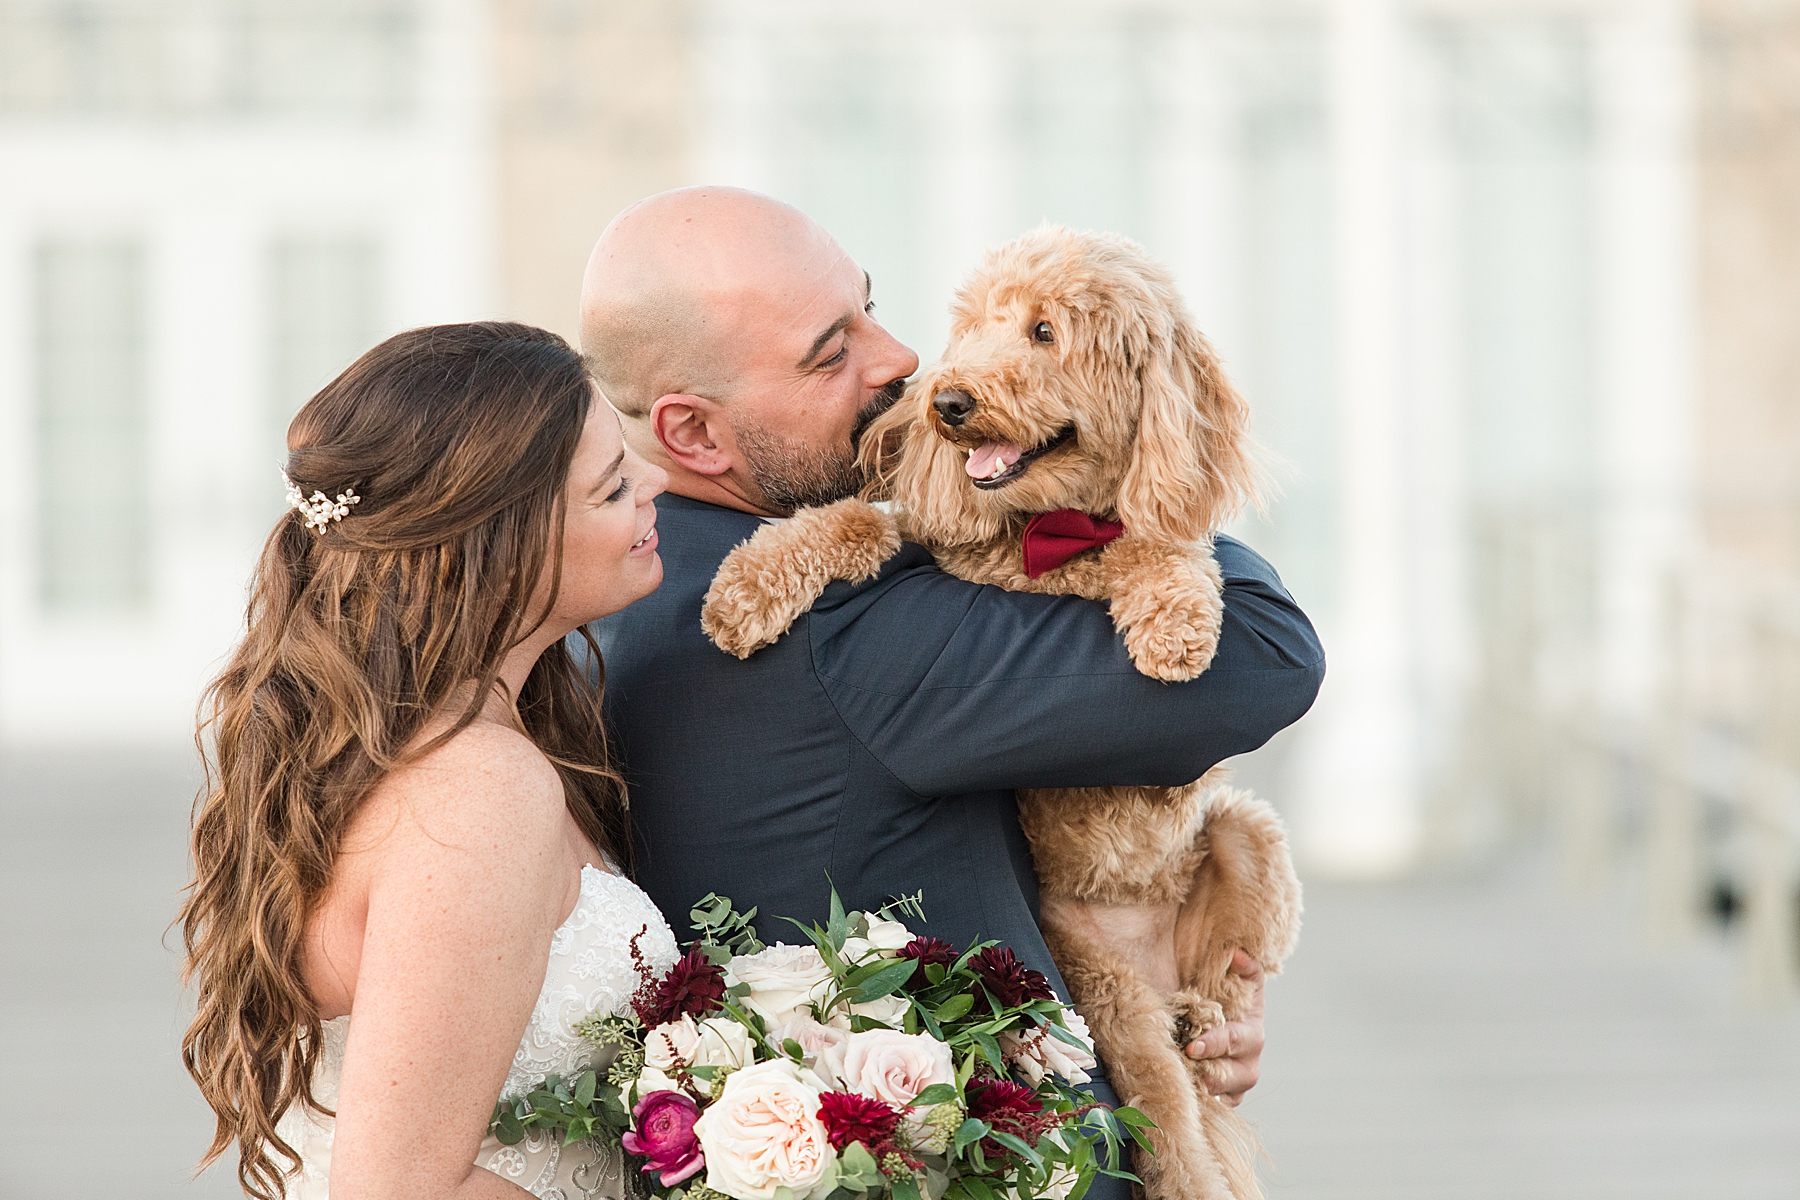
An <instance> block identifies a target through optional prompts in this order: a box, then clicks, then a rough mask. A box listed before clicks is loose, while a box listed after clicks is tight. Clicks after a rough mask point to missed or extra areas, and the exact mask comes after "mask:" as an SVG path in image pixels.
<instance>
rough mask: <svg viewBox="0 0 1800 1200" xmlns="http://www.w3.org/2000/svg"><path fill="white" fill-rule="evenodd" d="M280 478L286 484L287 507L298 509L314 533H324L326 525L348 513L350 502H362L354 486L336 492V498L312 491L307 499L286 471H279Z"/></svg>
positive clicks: (339, 519) (341, 518)
mask: <svg viewBox="0 0 1800 1200" xmlns="http://www.w3.org/2000/svg"><path fill="white" fill-rule="evenodd" d="M281 480H282V482H283V483H285V484H287V502H288V507H289V508H293V509H297V510H299V512H300V515H301V516H302V517H303V518H304V519H305V521H306V527H307V528H308V529H311V530H312V531H314V532H315V533H324V532H325V527H326V526H327V525H329V524H331V523H332V522H334V521H341V520H343V519H344V518H345V517H347V516H349V515H350V506H351V505H352V504H360V503H362V497H361V496H359V495H357V494H356V489H354V488H345V489H344V490H343V491H341V492H339V493H338V498H337V499H336V500H331V499H328V498H327V497H326V495H325V493H324V492H314V493H313V494H312V499H310V500H308V499H307V498H306V497H305V496H303V495H301V493H300V489H299V488H298V487H296V486H295V485H294V481H293V480H292V479H289V478H288V473H287V472H286V471H283V472H282V473H281Z"/></svg>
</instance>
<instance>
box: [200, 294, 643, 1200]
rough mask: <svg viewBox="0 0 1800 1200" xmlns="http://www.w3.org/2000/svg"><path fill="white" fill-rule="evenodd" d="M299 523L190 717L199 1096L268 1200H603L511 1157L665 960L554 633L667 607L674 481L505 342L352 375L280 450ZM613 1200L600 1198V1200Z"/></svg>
mask: <svg viewBox="0 0 1800 1200" xmlns="http://www.w3.org/2000/svg"><path fill="white" fill-rule="evenodd" d="M288 447H289V453H288V459H287V468H286V470H287V475H288V477H289V501H290V504H291V506H292V511H290V512H289V513H287V514H286V515H285V516H284V517H283V518H282V519H281V522H280V523H279V525H278V526H277V527H276V529H275V532H274V533H273V535H272V536H271V537H270V539H269V541H268V544H267V545H266V547H265V548H264V550H263V554H262V558H261V560H260V562H259V563H258V565H257V568H256V574H255V578H254V580H253V583H252V587H251V594H250V605H249V619H248V628H247V631H246V633H245V635H244V639H243V641H242V642H241V643H240V644H239V646H238V647H237V649H236V651H235V652H234V653H233V655H232V657H231V660H230V662H229V664H228V665H227V666H226V668H225V670H224V672H223V673H222V674H221V675H220V676H219V678H218V679H217V680H216V681H215V682H214V684H213V685H212V687H211V689H210V691H209V693H208V698H207V702H206V706H205V710H204V716H205V727H208V728H209V729H210V734H211V739H212V743H213V753H212V758H211V759H210V760H209V762H208V764H207V766H208V780H209V782H208V787H207V791H206V792H205V794H204V796H203V798H202V800H201V801H200V803H199V806H198V809H197V812H196V814H195V819H194V831H193V856H194V864H195V878H194V881H193V883H192V884H191V885H190V888H189V891H188V897H187V900H186V902H185V904H184V905H183V908H182V914H181V921H182V928H183V934H184V938H185V943H186V947H187V972H188V977H189V978H190V980H191V981H193V982H194V983H195V985H196V988H197V992H198V1008H197V1012H196V1014H195V1016H194V1021H193V1025H192V1026H191V1027H190V1028H189V1030H188V1033H187V1037H186V1039H185V1041H184V1043H183V1057H184V1059H185V1061H186V1064H187V1067H188V1070H189V1071H190V1072H191V1073H192V1074H193V1076H194V1078H195V1080H196V1081H197V1082H198V1083H199V1085H200V1089H201V1091H202V1092H203V1093H204V1094H205V1096H206V1099H207V1102H208V1103H209V1104H211V1105H212V1108H213V1111H214V1112H215V1113H216V1114H217V1116H218V1129H217V1133H216V1135H215V1136H214V1139H213V1143H212V1146H211V1148H210V1149H209V1150H208V1152H207V1155H206V1159H205V1162H207V1163H210V1162H212V1161H213V1160H215V1159H216V1158H218V1157H219V1155H220V1154H222V1153H223V1152H224V1151H225V1150H226V1149H227V1148H229V1147H230V1145H231V1143H232V1142H234V1141H235V1142H236V1143H237V1144H238V1148H239V1155H240V1162H239V1166H238V1178H239V1180H240V1182H241V1183H242V1185H243V1187H244V1190H245V1191H246V1192H248V1193H249V1194H251V1195H252V1196H256V1197H260V1198H261V1200H276V1198H277V1197H281V1196H284V1195H285V1196H287V1197H305V1198H307V1200H312V1198H314V1197H319V1198H322V1197H325V1196H326V1195H327V1189H328V1188H329V1190H330V1194H331V1195H332V1196H334V1197H335V1198H336V1200H363V1198H379V1197H399V1196H406V1197H433V1198H436V1197H456V1198H457V1200H463V1198H465V1197H467V1198H469V1200H475V1198H477V1197H493V1198H495V1200H499V1198H501V1197H509V1196H523V1195H525V1194H527V1193H529V1194H531V1195H536V1196H552V1197H566V1198H567V1200H574V1197H576V1196H581V1195H590V1196H591V1195H597V1194H607V1195H614V1196H617V1195H621V1194H623V1193H624V1190H625V1189H624V1188H623V1187H622V1184H623V1182H624V1181H623V1180H622V1179H621V1178H620V1173H619V1170H620V1169H619V1164H618V1162H617V1161H616V1160H607V1161H601V1160H600V1156H599V1155H598V1154H597V1153H596V1152H595V1151H593V1150H592V1149H590V1148H589V1147H587V1146H585V1145H582V1144H577V1145H575V1146H571V1147H569V1148H568V1149H567V1150H563V1149H561V1148H560V1147H559V1146H558V1145H557V1144H556V1143H555V1141H553V1140H551V1139H546V1138H540V1139H538V1140H536V1141H532V1140H527V1141H526V1142H524V1143H521V1144H520V1145H518V1146H516V1147H507V1146H501V1145H500V1144H499V1143H498V1142H496V1141H495V1140H494V1139H493V1138H492V1137H489V1136H487V1128H488V1122H489V1119H490V1117H491V1115H492V1113H493V1109H494V1104H495V1101H496V1100H497V1099H499V1098H500V1097H502V1096H508V1097H510V1096H514V1095H518V1094H521V1093H523V1092H526V1091H529V1090H530V1089H532V1088H533V1087H535V1086H536V1085H537V1084H538V1083H539V1081H541V1080H542V1078H543V1077H544V1076H545V1075H546V1074H551V1073H556V1074H562V1075H565V1076H567V1075H574V1074H578V1073H579V1072H580V1071H581V1070H583V1069H585V1067H586V1064H587V1062H588V1059H589V1057H590V1052H591V1047H588V1046H587V1045H586V1043H584V1042H583V1041H582V1039H581V1038H579V1037H578V1036H577V1035H576V1033H575V1030H574V1024H575V1023H576V1022H577V1021H579V1020H581V1019H582V1018H583V1017H585V1016H587V1015H588V1014H589V1013H590V1012H593V1011H596V1010H598V1011H600V1012H602V1013H606V1012H611V1011H613V1009H614V1008H616V1007H618V1006H621V1005H623V1004H624V1003H625V1002H626V1001H627V999H628V998H629V997H630V995H631V993H632V991H633V990H634V989H635V988H636V987H637V985H638V978H639V977H638V974H637V972H636V970H635V969H634V961H633V960H634V951H635V956H636V957H641V959H642V960H644V961H645V962H646V963H647V964H648V966H649V967H650V968H651V969H653V970H655V971H658V972H660V971H663V970H665V969H667V968H668V967H669V965H670V964H671V963H672V962H673V961H674V959H675V956H676V947H675V941H674V937H673V936H672V934H671V933H670V931H669V927H668V925H667V924H666V923H665V922H664V920H663V918H662V916H661V914H659V913H658V912H657V910H656V909H655V907H654V906H653V905H652V904H651V903H650V901H649V899H648V898H647V897H646V896H645V895H644V894H643V893H642V892H641V891H639V890H638V889H637V887H636V886H635V885H633V884H632V883H631V882H630V881H629V880H627V879H626V878H625V877H624V876H623V875H622V874H621V873H620V870H621V866H622V865H623V864H624V863H625V861H626V859H627V856H628V854H629V842H628V840H627V835H626V829H625V798H624V791H623V787H622V784H621V781H620V778H619V776H618V775H617V774H616V773H615V772H614V771H613V770H612V769H611V768H610V767H609V766H608V763H607V758H606V751H605V746H604V743H603V735H602V734H600V733H599V732H597V731H599V730H600V729H601V725H600V720H599V699H600V697H599V695H598V694H597V689H595V688H592V687H590V686H589V685H588V684H587V683H586V682H585V680H584V678H583V676H582V675H581V674H579V673H578V672H577V671H576V670H575V669H574V668H573V664H572V660H571V658H570V656H569V654H568V653H567V651H566V650H565V649H564V646H563V637H564V635H566V634H568V633H570V632H571V631H573V630H576V629H578V628H581V627H582V626H583V625H584V624H585V623H586V622H589V621H592V620H594V619H595V618H597V617H600V616H603V615H605V614H607V613H611V612H616V611H617V610H619V609H621V608H623V607H625V606H626V605H627V604H630V603H631V602H632V601H633V600H636V599H638V598H639V597H642V596H645V595H648V594H649V593H650V592H651V591H653V590H655V588H656V586H657V584H658V583H659V582H660V581H661V579H662V563H661V560H660V559H658V557H657V554H656V525H655V522H656V507H655V505H654V504H653V503H652V500H653V499H654V497H655V496H656V495H657V494H658V493H659V492H660V491H662V488H663V484H664V482H665V476H664V475H663V472H662V471H661V470H660V469H658V468H656V467H654V466H650V465H648V464H646V463H644V462H643V461H641V460H640V459H638V458H637V457H636V456H635V455H633V454H632V453H631V452H630V451H629V450H628V449H626V448H625V446H624V444H623V442H622V440H621V438H620V434H619V426H618V421H617V419H616V417H615V415H614V413H613V411H612V409H611V408H610V407H608V405H607V404H606V403H605V401H604V400H603V399H601V398H600V397H599V396H598V394H597V392H596V390H595V388H594V385H593V383H592V381H591V380H590V379H589V377H588V374H587V372H586V370H585V368H584V366H583V363H582V360H581V358H580V356H579V355H577V354H576V352H575V351H574V350H572V349H570V347H569V346H568V344H567V343H565V342H564V341H563V340H562V339H561V338H558V337H557V336H556V335H554V334H551V333H546V332H544V331H542V330H538V329H532V328H529V327H526V326H522V325H510V324H498V323H486V324H470V325H450V326H440V327H437V328H430V329H418V330H414V331H412V332H410V333H403V334H400V335H399V336H397V337H393V338H390V339H389V340H387V341H385V342H383V343H382V344H381V345H379V346H377V347H375V349H373V350H371V351H369V353H367V354H365V355H364V356H363V357H362V358H361V359H360V360H358V361H357V362H356V363H355V364H354V365H352V366H351V367H350V368H349V369H348V370H346V371H345V372H344V373H343V374H342V375H341V376H339V377H338V378H337V379H336V380H334V381H333V382H332V383H331V384H330V385H329V386H327V387H326V388H325V389H324V390H323V391H321V392H320V393H319V394H318V395H317V396H315V397H314V398H313V399H312V400H311V401H310V402H309V403H308V404H307V405H306V407H305V408H304V409H302V410H301V412H300V414H299V416H298V417H297V418H295V420H294V423H293V425H292V426H291V427H290V429H289V431H288ZM602 1188H604V1189H605V1190H604V1192H602Z"/></svg>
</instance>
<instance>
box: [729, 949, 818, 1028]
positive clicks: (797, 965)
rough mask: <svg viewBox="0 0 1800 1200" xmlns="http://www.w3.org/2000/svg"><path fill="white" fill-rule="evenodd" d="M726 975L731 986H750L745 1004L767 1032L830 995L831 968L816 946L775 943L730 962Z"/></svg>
mask: <svg viewBox="0 0 1800 1200" xmlns="http://www.w3.org/2000/svg"><path fill="white" fill-rule="evenodd" d="M725 974H726V978H727V979H728V980H730V981H731V982H733V983H747V984H749V985H750V994H749V995H748V996H745V997H744V1003H745V1005H746V1006H747V1007H749V1008H750V1009H752V1010H753V1011H755V1012H757V1013H760V1014H761V1015H762V1019H763V1024H764V1025H765V1026H766V1027H767V1028H769V1029H775V1028H778V1027H779V1026H782V1025H785V1024H787V1023H788V1022H789V1021H790V1020H792V1019H793V1017H794V1015H795V1013H797V1012H799V1011H801V1010H803V1009H805V1008H806V1007H807V1006H808V1005H816V1004H823V1003H824V1002H825V998H826V996H827V995H828V994H829V993H830V991H831V982H832V980H831V968H830V967H827V966H826V965H825V960H824V959H823V958H820V957H819V951H818V948H817V947H815V946H789V945H786V944H784V943H782V942H776V943H775V944H774V945H773V946H770V947H769V948H768V949H766V950H762V951H759V952H758V953H756V954H749V955H740V956H739V957H737V958H734V959H732V960H731V962H730V963H729V964H728V965H727V966H726V968H725Z"/></svg>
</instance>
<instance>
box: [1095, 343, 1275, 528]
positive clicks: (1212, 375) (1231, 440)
mask: <svg viewBox="0 0 1800 1200" xmlns="http://www.w3.org/2000/svg"><path fill="white" fill-rule="evenodd" d="M1143 349H1144V352H1143V353H1142V355H1141V357H1139V362H1140V364H1141V365H1140V366H1139V368H1138V381H1139V385H1140V387H1141V389H1142V392H1143V407H1142V409H1141V411H1140V413H1139V417H1138V431H1137V441H1136V443H1135V445H1134V446H1133V447H1132V454H1131V465H1130V466H1129V467H1127V468H1126V471H1125V479H1124V482H1123V483H1122V484H1121V485H1120V488H1119V519H1120V520H1121V521H1123V522H1124V523H1125V529H1126V531H1127V532H1129V533H1133V534H1141V535H1144V536H1146V537H1150V538H1154V539H1156V540H1159V541H1175V542H1192V541H1195V540H1197V539H1198V538H1200V537H1202V536H1203V535H1205V534H1206V533H1207V532H1209V531H1211V530H1213V529H1215V528H1217V527H1218V525H1219V524H1221V523H1222V522H1224V521H1225V520H1226V519H1228V518H1229V517H1230V516H1231V515H1232V514H1233V513H1234V512H1236V511H1237V509H1238V508H1239V507H1240V506H1241V505H1242V504H1243V503H1244V502H1245V501H1247V500H1254V499H1255V497H1256V468H1255V465H1254V464H1253V462H1252V460H1251V458H1250V411H1249V408H1248V406H1246V405H1245V403H1244V398H1243V397H1242V396H1240V395H1238V392H1237V389H1236V388H1234V387H1232V386H1231V381H1230V380H1228V379H1226V378H1225V372H1224V371H1223V370H1221V369H1220V367H1219V360H1218V358H1217V357H1215V356H1214V354H1213V350H1212V346H1210V345H1209V344H1208V343H1207V341H1206V338H1205V337H1204V336H1203V335H1202V334H1201V333H1200V331H1199V330H1198V329H1196V328H1194V326H1193V324H1192V323H1191V322H1189V321H1188V319H1187V317H1186V315H1185V314H1177V315H1176V318H1175V320H1174V321H1173V322H1172V327H1171V328H1169V329H1168V330H1166V331H1164V330H1158V331H1156V332H1155V333H1153V334H1151V335H1150V337H1149V339H1148V345H1147V346H1145V347H1144V348H1143ZM1134 357H1138V356H1135V355H1134Z"/></svg>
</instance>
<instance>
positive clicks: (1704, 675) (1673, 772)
mask: <svg viewBox="0 0 1800 1200" xmlns="http://www.w3.org/2000/svg"><path fill="white" fill-rule="evenodd" d="M1590 530H1591V525H1590V524H1588V523H1587V522H1583V521H1578V520H1571V519H1568V518H1567V517H1566V516H1562V515H1558V514H1554V513H1549V514H1533V515H1525V516H1521V515H1518V514H1510V515H1508V516H1507V517H1506V518H1503V519H1502V518H1492V519H1488V520H1486V521H1484V522H1482V523H1481V525H1480V526H1479V527H1478V529H1477V532H1476V539H1475V550H1476V564H1477V568H1478V570H1477V580H1476V596H1477V605H1476V607H1477V611H1478V619H1477V622H1476V627H1477V630H1478V648H1479V655H1478V665H1477V671H1476V679H1477V683H1476V687H1475V690H1474V693H1473V695H1472V697H1471V703H1470V706H1469V710H1468V721H1467V726H1466V728H1467V736H1465V738H1464V739H1463V740H1464V750H1463V754H1462V757H1461V761H1460V762H1459V763H1458V764H1457V767H1456V768H1455V769H1454V770H1453V771H1452V772H1451V774H1452V775H1453V776H1459V778H1454V779H1452V780H1450V781H1448V783H1447V785H1446V787H1445V788H1444V789H1442V795H1443V798H1442V800H1441V805H1447V806H1448V807H1449V808H1450V809H1451V810H1452V817H1451V820H1452V822H1453V823H1460V824H1461V825H1462V826H1464V827H1468V826H1471V825H1481V824H1483V823H1484V822H1485V824H1486V826H1487V827H1489V828H1490V829H1492V830H1495V831H1497V833H1498V835H1499V836H1500V837H1502V838H1504V837H1506V836H1508V835H1512V836H1519V835H1523V834H1527V833H1530V832H1532V831H1538V830H1541V831H1544V832H1546V833H1547V835H1548V840H1549V841H1550V842H1551V843H1552V845H1553V846H1554V847H1555V849H1556V852H1557V855H1558V857H1559V859H1560V861H1561V864H1562V869H1563V872H1564V874H1565V876H1566V878H1567V879H1568V880H1569V882H1570V883H1571V884H1572V885H1575V886H1578V887H1582V886H1592V885H1594V884H1596V883H1598V882H1599V881H1601V880H1602V879H1605V878H1608V877H1610V876H1611V875H1612V874H1614V873H1615V872H1616V871H1618V870H1620V869H1621V868H1627V867H1631V868H1641V871H1642V876H1643V880H1644V889H1643V894H1644V897H1645V905H1646V910H1647V911H1646V917H1647V924H1648V926H1649V929H1650V930H1651V931H1652V933H1653V934H1654V935H1656V936H1659V937H1662V938H1665V939H1680V938H1686V937H1693V936H1697V935H1698V934H1699V933H1700V932H1701V929H1702V927H1703V924H1704V923H1705V922H1706V921H1708V920H1709V919H1713V918H1723V919H1725V920H1727V921H1728V922H1729V924H1730V925H1731V926H1732V927H1733V928H1734V931H1735V940H1736V944H1737V946H1738V948H1739V952H1740V955H1741V961H1742V967H1743V981H1744V994H1745V996H1746V997H1747V999H1748V1000H1749V1001H1750V1002H1752V1003H1754V1004H1756V1005H1758V1006H1773V1005H1781V1004H1785V1003H1789V1002H1791V1001H1793V1000H1794V999H1796V998H1797V997H1800V580H1796V579H1790V578H1783V577H1780V576H1777V575H1773V574H1769V573H1759V572H1757V571H1754V570H1752V569H1750V568H1748V567H1746V566H1744V565H1742V564H1735V563H1730V562H1723V561H1716V560H1706V561H1694V562H1689V563H1687V564H1684V566H1683V568H1682V569H1681V570H1680V571H1679V572H1677V573H1676V574H1674V575H1672V576H1671V577H1670V578H1669V579H1667V580H1666V581H1665V583H1664V586H1663V588H1662V595H1661V596H1660V597H1659V608H1660V619H1659V627H1658V630H1657V637H1656V639H1655V641H1656V646H1657V651H1656V653H1657V657H1658V658H1659V660H1660V661H1659V662H1658V663H1657V664H1656V666H1657V670H1656V679H1657V682H1656V684H1655V685H1654V694H1653V695H1652V696H1649V697H1640V698H1638V699H1639V700H1640V703H1637V704H1636V705H1634V706H1632V708H1633V710H1634V711H1632V712H1629V713H1621V712H1618V711H1609V706H1608V705H1607V704H1606V702H1605V699H1604V697H1603V695H1602V691H1603V689H1602V684H1601V678H1602V676H1601V664H1600V636H1599V633H1600V630H1599V625H1598V620H1597V617H1596V613H1597V610H1598V604H1597V602H1596V599H1595V597H1596V595H1597V593H1598V589H1597V587H1596V586H1595V584H1596V578H1595V574H1596V572H1595V563H1596V558H1597V556H1596V555H1595V553H1594V550H1593V540H1592V536H1591V533H1590V532H1589V531H1590ZM1642 701H1648V702H1647V703H1644V702H1642Z"/></svg>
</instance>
